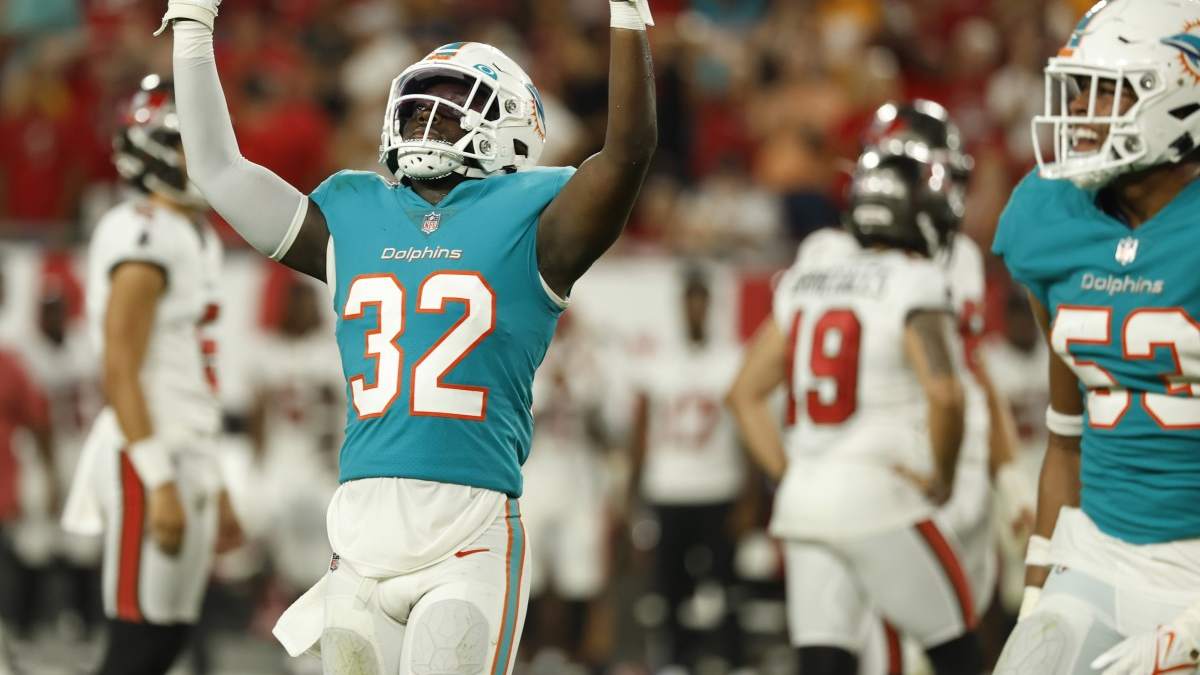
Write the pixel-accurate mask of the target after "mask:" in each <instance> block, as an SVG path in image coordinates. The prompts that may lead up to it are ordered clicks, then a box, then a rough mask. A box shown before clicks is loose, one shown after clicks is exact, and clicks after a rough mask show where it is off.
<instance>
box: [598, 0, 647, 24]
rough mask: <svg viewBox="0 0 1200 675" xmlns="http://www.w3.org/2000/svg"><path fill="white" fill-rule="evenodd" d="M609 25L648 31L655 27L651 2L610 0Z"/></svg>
mask: <svg viewBox="0 0 1200 675" xmlns="http://www.w3.org/2000/svg"><path fill="white" fill-rule="evenodd" d="M608 10H609V17H610V18H611V20H610V22H609V25H610V26H612V27H613V28H627V29H629V30H646V26H653V25H654V17H653V16H651V15H650V0H609V3H608Z"/></svg>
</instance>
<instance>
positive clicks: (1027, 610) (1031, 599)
mask: <svg viewBox="0 0 1200 675" xmlns="http://www.w3.org/2000/svg"><path fill="white" fill-rule="evenodd" d="M1041 598H1042V589H1041V588H1040V587H1038V586H1026V587H1025V591H1024V592H1023V593H1022V594H1021V609H1019V610H1018V611H1017V621H1021V620H1022V619H1024V618H1025V617H1027V616H1029V615H1030V614H1033V610H1034V608H1035V607H1037V604H1038V600H1040V599H1041Z"/></svg>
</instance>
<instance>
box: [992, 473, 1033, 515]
mask: <svg viewBox="0 0 1200 675" xmlns="http://www.w3.org/2000/svg"><path fill="white" fill-rule="evenodd" d="M996 492H998V493H1000V497H1001V498H1002V499H1003V500H1004V501H1005V503H1006V504H1007V505H1008V507H1009V508H1011V509H1013V510H1016V509H1022V508H1030V509H1033V508H1035V507H1036V506H1037V493H1036V489H1035V487H1034V486H1033V485H1032V484H1031V483H1030V481H1029V479H1028V478H1027V477H1026V476H1025V474H1023V473H1021V469H1020V467H1018V466H1017V463H1016V462H1006V463H1005V464H1004V465H1003V466H1001V467H1000V468H999V469H998V470H997V471H996Z"/></svg>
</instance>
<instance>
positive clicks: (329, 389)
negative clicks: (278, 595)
mask: <svg viewBox="0 0 1200 675" xmlns="http://www.w3.org/2000/svg"><path fill="white" fill-rule="evenodd" d="M281 271H283V272H285V273H286V274H287V275H288V277H289V278H288V281H287V283H286V286H285V290H284V292H283V294H282V296H283V302H282V304H281V312H280V317H279V323H278V326H276V327H275V328H274V329H273V330H272V331H271V333H270V334H269V335H267V336H266V337H265V338H264V339H263V340H262V343H261V345H259V348H258V349H257V350H256V351H255V354H254V357H253V358H252V359H251V360H250V362H249V363H248V364H247V370H248V373H247V375H248V377H247V379H248V380H249V381H250V382H253V383H254V384H255V385H256V386H257V391H256V392H255V394H254V401H253V404H252V406H251V410H250V415H249V420H248V426H249V429H248V431H249V435H250V440H251V444H252V445H253V447H254V451H255V457H256V460H257V461H256V471H257V474H258V476H259V479H258V480H257V481H256V482H255V489H254V490H252V491H251V494H249V495H248V497H249V498H250V499H252V500H253V503H254V504H255V505H256V506H255V508H257V509H261V511H262V513H263V515H264V518H265V522H264V523H263V526H264V532H263V536H264V538H265V541H266V547H267V552H268V554H269V555H270V560H271V568H272V570H273V571H274V572H275V574H276V580H277V581H280V582H281V584H282V587H283V588H282V590H283V591H284V595H286V596H287V597H288V601H289V602H290V601H292V600H295V599H296V598H298V597H300V595H301V594H302V593H303V592H304V591H306V590H308V588H309V587H310V586H312V585H313V584H315V583H316V582H317V581H319V580H320V578H321V576H322V575H323V574H324V573H325V571H326V567H327V562H328V559H329V556H330V553H331V551H330V550H329V537H328V536H327V535H326V532H325V517H324V516H325V508H326V507H327V506H328V505H329V500H330V498H331V497H333V493H334V490H336V489H337V450H338V448H339V447H341V444H342V427H343V426H344V425H345V411H346V397H345V395H344V388H345V382H344V380H342V374H341V371H340V370H339V369H338V367H337V344H336V343H335V342H334V340H333V334H332V331H330V330H329V328H328V327H327V326H326V325H325V323H324V322H323V321H322V320H321V313H320V312H321V298H320V295H319V293H318V290H319V289H317V288H315V287H314V286H315V285H314V283H313V282H312V280H311V279H307V278H302V277H299V276H298V275H296V274H295V273H294V272H290V271H287V270H281Z"/></svg>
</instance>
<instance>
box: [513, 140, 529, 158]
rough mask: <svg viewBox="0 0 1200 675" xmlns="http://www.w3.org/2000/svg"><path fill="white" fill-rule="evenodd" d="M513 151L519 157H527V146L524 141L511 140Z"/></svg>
mask: <svg viewBox="0 0 1200 675" xmlns="http://www.w3.org/2000/svg"><path fill="white" fill-rule="evenodd" d="M513 153H514V154H516V155H517V156H519V157H528V156H529V146H528V145H526V144H525V142H524V141H518V140H513Z"/></svg>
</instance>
